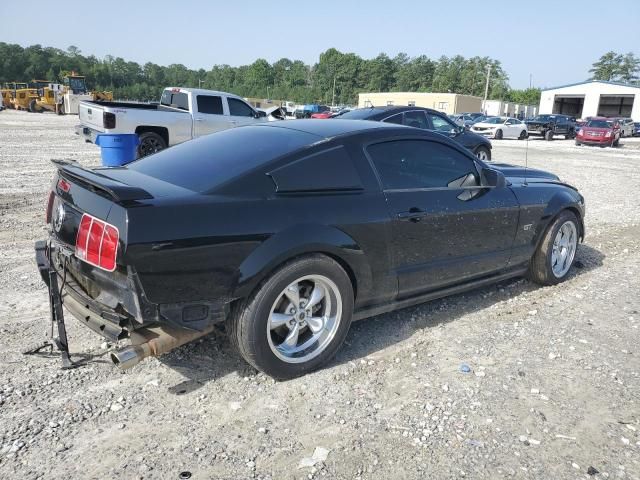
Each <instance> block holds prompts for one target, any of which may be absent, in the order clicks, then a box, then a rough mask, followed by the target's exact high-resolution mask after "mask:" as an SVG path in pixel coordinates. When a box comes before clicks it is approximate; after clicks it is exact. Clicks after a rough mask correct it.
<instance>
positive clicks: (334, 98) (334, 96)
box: [331, 75, 336, 107]
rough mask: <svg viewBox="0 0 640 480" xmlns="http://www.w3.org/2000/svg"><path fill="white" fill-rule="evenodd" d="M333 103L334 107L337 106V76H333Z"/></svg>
mask: <svg viewBox="0 0 640 480" xmlns="http://www.w3.org/2000/svg"><path fill="white" fill-rule="evenodd" d="M331 105H332V106H333V107H335V106H336V76H335V75H334V76H333V99H332V100H331Z"/></svg>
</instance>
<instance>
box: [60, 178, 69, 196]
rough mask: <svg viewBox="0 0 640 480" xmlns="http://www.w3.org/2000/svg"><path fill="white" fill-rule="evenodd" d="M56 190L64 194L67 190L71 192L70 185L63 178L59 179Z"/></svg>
mask: <svg viewBox="0 0 640 480" xmlns="http://www.w3.org/2000/svg"><path fill="white" fill-rule="evenodd" d="M58 188H59V189H60V190H61V191H63V192H64V193H67V192H68V191H69V190H71V184H70V183H69V182H67V181H66V180H65V179H64V178H61V179H60V180H58Z"/></svg>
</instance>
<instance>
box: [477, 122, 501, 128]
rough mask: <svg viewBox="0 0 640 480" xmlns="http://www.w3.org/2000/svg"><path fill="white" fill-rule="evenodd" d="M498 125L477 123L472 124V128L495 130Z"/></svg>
mask: <svg viewBox="0 0 640 480" xmlns="http://www.w3.org/2000/svg"><path fill="white" fill-rule="evenodd" d="M499 125H500V124H498V123H485V122H478V123H474V124H473V127H471V128H474V127H480V128H497V127H498V126H499Z"/></svg>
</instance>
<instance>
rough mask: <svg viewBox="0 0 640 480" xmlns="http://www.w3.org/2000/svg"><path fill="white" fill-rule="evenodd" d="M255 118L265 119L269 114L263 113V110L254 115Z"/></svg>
mask: <svg viewBox="0 0 640 480" xmlns="http://www.w3.org/2000/svg"><path fill="white" fill-rule="evenodd" d="M253 116H254V118H264V117H266V116H267V112H263V111H262V110H258V111H256V113H255V114H254V115H253Z"/></svg>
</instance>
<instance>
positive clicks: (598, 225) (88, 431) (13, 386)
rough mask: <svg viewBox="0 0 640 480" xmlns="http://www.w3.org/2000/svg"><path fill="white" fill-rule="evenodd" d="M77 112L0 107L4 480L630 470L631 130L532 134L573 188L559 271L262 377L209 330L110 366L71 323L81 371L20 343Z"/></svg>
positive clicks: (638, 353) (420, 315)
mask: <svg viewBox="0 0 640 480" xmlns="http://www.w3.org/2000/svg"><path fill="white" fill-rule="evenodd" d="M76 121H77V118H76V117H72V116H67V117H56V116H54V115H51V114H41V115H35V114H29V113H19V112H13V111H9V112H2V113H0V176H1V177H2V182H1V183H0V245H1V247H0V285H1V287H0V288H1V290H0V316H1V317H0V352H1V353H2V354H1V355H0V365H1V367H0V478H2V479H13V478H20V479H26V480H28V479H34V478H46V479H69V478H73V479H107V478H109V479H111V478H126V479H129V478H145V479H147V478H153V479H157V478H162V479H165V478H167V479H178V478H179V476H180V474H181V472H190V473H191V478H192V479H212V478H228V479H241V478H262V479H267V478H271V479H294V478H295V479H298V478H330V479H354V478H356V479H380V478H382V479H396V478H410V479H411V478H433V479H439V480H440V479H449V478H463V477H464V478H474V479H475V478H478V479H494V478H520V479H525V478H530V479H575V478H616V479H618V478H621V479H638V478H640V454H639V453H640V362H639V357H640V350H639V348H638V345H639V340H640V331H639V329H638V327H639V325H640V312H639V310H640V293H639V291H640V251H639V249H638V246H639V239H640V208H639V207H640V195H639V190H640V173H639V172H640V170H639V167H640V139H631V140H626V141H625V140H623V141H622V142H621V143H622V146H621V147H620V148H617V149H600V148H590V147H576V146H574V145H573V142H572V141H564V140H558V141H554V142H545V141H541V140H537V139H536V140H531V141H530V142H529V165H530V166H532V167H538V168H543V169H548V170H552V171H554V172H556V173H558V174H559V175H560V176H561V178H563V179H565V180H566V181H568V182H570V183H572V184H574V185H576V186H577V187H578V188H579V189H580V190H581V192H582V193H583V194H584V196H585V197H586V202H587V218H586V228H587V239H586V243H585V244H584V245H582V246H581V247H580V249H579V251H578V255H577V260H578V267H580V268H575V269H574V273H573V275H572V277H571V278H570V279H569V280H568V281H567V282H566V283H564V284H561V285H558V286H556V287H549V288H540V287H538V286H536V285H533V284H531V283H529V282H527V281H525V280H517V281H511V282H507V283H504V284H501V285H497V286H495V287H490V288H486V289H484V290H479V291H475V292H472V293H468V294H465V295H459V296H455V297H451V298H448V299H446V300H441V301H436V302H432V303H429V304H425V305H422V306H419V307H415V308H409V309H405V310H402V311H399V312H396V313H392V314H388V315H382V316H379V317H376V318H374V319H370V320H368V321H363V322H360V323H357V324H354V325H353V327H352V329H351V332H350V334H349V336H348V338H347V344H346V345H345V346H344V347H343V349H342V350H341V352H340V353H339V355H338V356H337V358H336V359H335V360H334V361H333V362H332V363H331V364H330V365H329V366H328V367H327V368H326V369H324V370H322V371H319V372H317V373H314V374H311V375H307V376H306V377H304V378H300V379H297V380H293V381H289V382H284V383H276V382H274V381H273V380H271V379H270V378H268V377H265V376H264V375H261V374H260V375H259V374H256V372H255V371H254V370H252V369H251V368H249V367H248V366H247V365H246V364H245V363H243V361H242V360H241V359H240V358H239V356H238V355H237V354H236V353H235V352H234V351H233V350H232V349H231V347H230V345H229V342H228V341H227V340H226V338H225V337H224V336H222V335H219V334H218V335H211V336H209V337H207V338H206V339H204V340H202V341H200V342H199V343H196V344H193V345H188V346H185V347H183V348H181V349H179V350H177V351H175V352H173V353H171V354H169V355H166V356H164V357H162V358H161V359H159V360H158V359H151V360H148V361H145V362H143V363H142V364H140V365H139V366H137V367H135V368H134V369H132V370H131V371H129V372H127V373H121V372H119V371H118V370H116V369H115V368H114V367H113V366H112V365H111V364H110V363H109V362H108V360H107V357H106V356H105V352H106V351H107V349H108V346H107V345H106V344H103V343H102V340H101V339H100V338H99V337H97V336H95V335H94V334H93V333H92V332H90V331H89V330H88V329H85V328H83V327H81V326H79V325H78V324H77V323H76V322H75V320H73V319H72V318H71V317H70V316H68V319H69V322H68V324H69V335H70V343H71V347H72V351H73V352H74V353H75V354H76V358H85V359H86V360H88V365H87V366H85V367H83V368H80V369H77V370H68V371H61V370H60V369H59V368H58V365H59V364H58V362H57V361H56V358H53V357H51V358H46V357H45V358H43V357H31V356H30V357H25V356H23V355H22V354H21V351H22V350H23V349H25V348H26V347H29V346H31V345H33V344H36V343H37V342H39V341H40V340H41V339H43V338H44V331H45V327H46V320H47V318H48V308H49V307H48V300H47V294H46V290H45V288H44V285H43V283H42V282H41V281H40V279H39V276H38V273H37V269H36V265H35V262H34V255H33V242H34V241H35V240H37V239H40V238H43V237H44V235H45V229H44V210H45V197H46V192H47V190H48V188H49V184H50V181H51V178H52V175H53V168H52V166H51V165H50V163H49V159H51V158H63V157H70V158H75V159H77V160H78V161H80V162H81V163H83V164H85V165H95V164H97V163H98V161H99V152H98V149H97V147H95V146H93V145H89V144H83V143H82V142H81V141H80V140H79V139H78V137H76V136H75V135H74V134H73V133H72V132H73V129H72V127H73V125H74V124H75V122H76ZM525 145H526V142H522V141H517V140H513V141H509V140H503V141H495V142H494V159H495V160H497V161H505V162H512V163H518V164H522V163H523V162H524V154H525ZM462 363H466V364H468V365H469V366H470V367H471V372H470V373H462V372H461V371H460V365H461V364H462Z"/></svg>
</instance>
